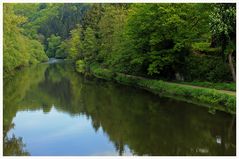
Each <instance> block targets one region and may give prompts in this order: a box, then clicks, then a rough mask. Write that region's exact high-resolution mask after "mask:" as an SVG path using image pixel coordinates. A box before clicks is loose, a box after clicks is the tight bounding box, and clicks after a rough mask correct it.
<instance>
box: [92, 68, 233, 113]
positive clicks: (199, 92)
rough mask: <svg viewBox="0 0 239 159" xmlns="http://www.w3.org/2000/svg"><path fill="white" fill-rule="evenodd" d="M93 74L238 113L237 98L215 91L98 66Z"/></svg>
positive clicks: (160, 93)
mask: <svg viewBox="0 0 239 159" xmlns="http://www.w3.org/2000/svg"><path fill="white" fill-rule="evenodd" d="M91 73H92V74H93V75H94V76H95V77H97V78H101V79H105V80H111V81H116V82H118V83H121V84H125V85H130V86H135V87H139V88H142V89H145V90H147V91H150V92H153V93H156V94H158V95H162V96H168V97H173V98H177V99H181V100H184V101H189V102H193V103H197V104H200V105H203V106H207V107H209V108H210V109H216V110H222V111H225V112H228V113H231V114H235V112H236V96H235V95H230V94H227V93H222V92H219V91H217V90H214V89H210V88H193V87H188V86H182V85H177V84H174V83H168V82H164V81H161V80H151V79H147V78H142V77H137V76H132V75H126V74H122V73H114V72H112V71H111V70H109V69H105V68H100V67H98V66H92V67H91Z"/></svg>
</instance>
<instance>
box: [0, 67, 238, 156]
mask: <svg viewBox="0 0 239 159" xmlns="http://www.w3.org/2000/svg"><path fill="white" fill-rule="evenodd" d="M3 107H4V109H3V111H4V121H3V122H4V123H3V125H4V127H3V128H4V134H3V136H4V145H3V146H4V155H35V156H42V155H47V156H51V155H54V156H61V155H68V156H75V155H84V156H85V155H159V156H161V155H170V156H174V155H235V154H236V118H235V116H232V115H229V114H226V113H223V112H216V114H215V115H212V114H210V113H208V109H207V108H205V107H200V106H195V105H193V104H188V103H185V102H180V101H176V100H173V99H169V98H162V97H158V96H156V95H153V94H151V93H148V92H146V91H143V90H139V89H136V88H131V87H126V86H122V85H118V84H114V83H110V82H103V81H99V80H97V79H86V78H84V77H82V76H81V75H79V74H77V73H75V72H74V69H73V67H72V66H71V64H69V63H68V64H67V63H64V62H63V63H54V64H40V65H37V66H32V67H29V68H26V69H24V70H22V71H19V72H18V73H16V74H15V75H14V76H13V77H7V78H5V79H4V105H3Z"/></svg>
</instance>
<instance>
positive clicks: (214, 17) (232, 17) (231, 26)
mask: <svg viewBox="0 0 239 159" xmlns="http://www.w3.org/2000/svg"><path fill="white" fill-rule="evenodd" d="M210 19H211V23H210V24H211V32H212V34H213V35H214V37H215V38H216V39H217V43H218V44H219V45H220V46H221V48H222V50H221V56H222V58H223V59H225V56H228V62H229V66H230V69H231V73H232V77H233V81H234V82H235V81H236V71H235V67H234V65H233V56H232V54H233V53H235V51H236V4H232V3H227V4H215V5H214V7H213V11H212V12H211V15H210Z"/></svg>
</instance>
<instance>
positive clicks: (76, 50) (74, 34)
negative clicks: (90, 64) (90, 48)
mask: <svg viewBox="0 0 239 159" xmlns="http://www.w3.org/2000/svg"><path fill="white" fill-rule="evenodd" d="M70 34H71V38H70V39H69V41H68V48H69V49H68V58H69V59H74V60H77V59H79V58H80V59H83V52H82V50H83V44H82V27H81V26H80V25H77V27H76V28H75V29H73V30H71V31H70Z"/></svg>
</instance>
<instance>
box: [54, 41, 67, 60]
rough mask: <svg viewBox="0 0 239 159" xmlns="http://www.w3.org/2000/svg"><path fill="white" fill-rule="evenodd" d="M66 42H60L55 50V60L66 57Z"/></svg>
mask: <svg viewBox="0 0 239 159" xmlns="http://www.w3.org/2000/svg"><path fill="white" fill-rule="evenodd" d="M67 42H68V41H67V40H66V41H62V42H61V44H60V45H59V46H58V48H57V50H56V54H55V57H56V58H63V59H64V58H66V57H67V56H68V50H67V48H68V43H67Z"/></svg>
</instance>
